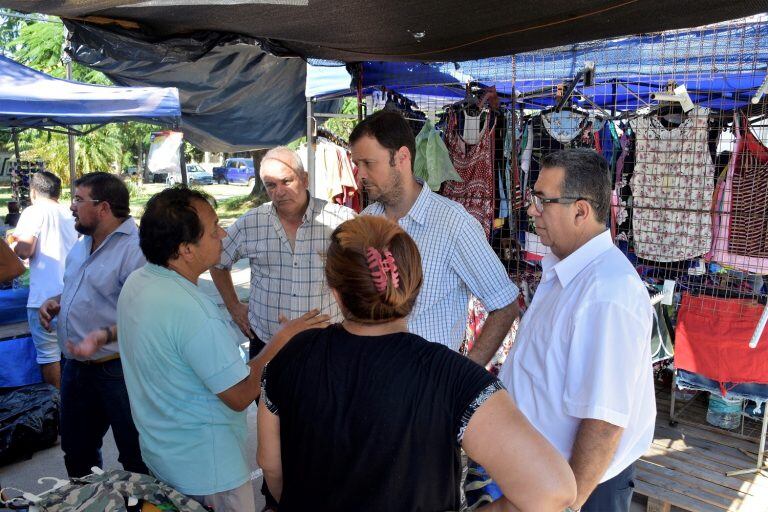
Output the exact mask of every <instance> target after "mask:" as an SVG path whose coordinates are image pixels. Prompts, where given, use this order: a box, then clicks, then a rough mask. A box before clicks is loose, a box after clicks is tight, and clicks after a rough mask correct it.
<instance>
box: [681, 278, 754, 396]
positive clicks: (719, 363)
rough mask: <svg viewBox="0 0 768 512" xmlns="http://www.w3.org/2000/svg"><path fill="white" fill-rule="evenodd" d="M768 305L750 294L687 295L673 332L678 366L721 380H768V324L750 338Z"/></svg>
mask: <svg viewBox="0 0 768 512" xmlns="http://www.w3.org/2000/svg"><path fill="white" fill-rule="evenodd" d="M764 307H765V306H763V305H762V304H758V303H756V302H754V301H751V300H747V299H720V298H717V297H708V296H703V295H699V296H692V295H689V294H687V293H684V294H683V299H682V302H681V304H680V311H679V312H678V315H677V329H676V331H675V367H676V368H679V369H682V370H687V371H689V372H694V373H698V374H701V375H703V376H705V377H707V378H710V379H713V380H716V381H719V382H733V383H742V382H753V383H757V384H768V327H766V329H764V330H763V334H762V336H761V337H760V341H759V343H758V344H757V347H755V348H749V340H750V339H752V334H753V333H754V332H755V327H756V326H757V322H758V320H759V319H760V315H761V314H762V312H763V309H764Z"/></svg>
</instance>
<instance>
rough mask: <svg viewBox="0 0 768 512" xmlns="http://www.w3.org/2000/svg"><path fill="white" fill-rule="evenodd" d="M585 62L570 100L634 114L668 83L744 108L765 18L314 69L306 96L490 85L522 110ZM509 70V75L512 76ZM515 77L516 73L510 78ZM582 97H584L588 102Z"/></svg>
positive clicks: (756, 83) (764, 46)
mask: <svg viewBox="0 0 768 512" xmlns="http://www.w3.org/2000/svg"><path fill="white" fill-rule="evenodd" d="M586 62H594V63H595V65H596V71H595V83H594V85H592V86H590V87H580V88H579V89H578V92H579V94H578V95H577V97H576V101H580V102H583V103H585V105H584V106H585V107H589V106H590V105H589V102H591V103H593V106H595V105H596V106H598V107H601V108H605V109H611V108H616V109H618V110H637V109H639V108H641V107H643V106H645V105H647V104H649V103H650V102H651V99H650V95H651V93H653V92H657V91H659V90H662V89H663V88H664V87H665V86H666V85H667V83H668V81H670V80H672V81H674V82H676V84H677V85H683V84H685V85H686V87H687V89H688V92H689V94H690V95H691V98H692V100H693V101H694V102H695V103H697V104H699V105H701V106H705V107H712V108H715V109H722V110H730V109H734V108H739V107H743V106H746V105H747V104H748V103H749V100H750V98H751V97H752V96H753V95H754V93H755V92H756V91H757V89H758V88H759V87H760V85H761V84H762V83H763V82H764V81H765V79H766V71H767V70H768V20H766V19H765V17H761V18H758V19H757V20H755V21H744V22H743V23H737V24H727V25H724V26H715V27H704V28H699V29H691V30H680V31H672V32H664V33H656V34H650V35H639V36H632V37H624V38H619V39H612V40H603V41H593V42H587V43H579V44H574V45H568V46H561V47H557V48H551V49H546V50H538V51H532V52H526V53H520V54H517V55H515V56H514V57H513V56H505V57H495V58H490V59H481V60H472V61H463V62H458V63H453V62H448V63H401V62H364V63H362V64H360V65H358V66H357V67H354V66H353V67H350V68H349V69H350V71H351V72H352V73H351V74H350V73H346V70H345V68H343V67H337V68H333V67H318V66H313V69H311V72H308V74H307V88H306V95H307V97H312V98H318V99H324V98H329V97H337V96H344V95H350V94H354V92H355V91H354V88H353V87H351V85H350V84H351V83H354V82H355V80H356V79H357V78H358V77H359V78H360V79H361V80H362V86H363V89H364V91H365V92H366V93H370V92H371V91H374V90H376V89H378V88H380V87H382V86H384V87H386V88H388V89H391V90H394V91H396V92H399V93H400V94H403V95H406V96H408V95H414V94H419V95H427V96H444V97H463V96H464V87H465V85H466V84H467V82H470V81H473V82H477V83H479V84H480V85H483V86H495V87H496V90H497V91H498V92H499V93H500V94H501V95H502V98H503V96H504V95H506V96H509V95H510V94H511V92H512V85H513V79H514V86H515V90H516V93H517V95H518V103H522V104H523V106H525V107H526V108H546V107H549V106H552V105H554V103H555V100H554V89H555V88H556V87H557V85H558V84H561V83H563V82H564V81H567V80H570V79H571V78H573V77H574V76H575V75H576V73H577V72H578V71H579V70H580V69H582V68H583V67H584V64H585V63H586ZM513 69H514V73H513ZM513 75H514V76H513ZM584 97H586V98H588V99H589V101H587V100H586V99H585V98H584Z"/></svg>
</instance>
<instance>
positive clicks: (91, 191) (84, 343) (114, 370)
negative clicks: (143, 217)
mask: <svg viewBox="0 0 768 512" xmlns="http://www.w3.org/2000/svg"><path fill="white" fill-rule="evenodd" d="M70 209H71V210H72V215H73V216H74V218H75V229H76V230H77V231H78V232H80V233H81V234H83V235H84V236H83V237H81V238H80V240H79V241H78V242H77V243H76V244H75V245H74V247H73V248H72V250H71V251H70V253H69V255H68V256H67V260H66V264H65V268H64V289H63V291H62V293H61V295H59V296H57V297H53V298H50V299H48V300H47V301H45V302H44V303H43V305H42V306H41V307H40V311H39V314H40V323H41V325H42V326H43V327H44V328H45V329H51V321H52V319H53V318H54V317H55V316H57V315H58V326H57V337H58V342H59V347H60V348H61V351H62V352H63V354H64V362H63V365H62V366H63V367H62V375H61V426H60V432H61V448H62V450H63V451H64V464H65V466H66V468H67V474H68V475H69V476H70V477H81V476H84V475H87V474H89V473H91V467H93V466H99V467H101V466H102V458H101V445H102V440H103V438H104V435H105V434H106V433H107V430H108V429H109V428H110V427H112V432H113V434H114V436H115V443H116V444H117V449H118V450H119V452H120V455H119V457H118V460H119V461H120V463H121V464H122V465H123V468H124V469H125V470H127V471H133V472H137V473H147V467H146V466H145V465H144V462H143V461H142V458H141V451H140V449H139V435H138V432H137V431H136V427H135V425H134V423H133V418H132V417H131V409H130V404H129V402H128V392H127V390H126V387H125V380H124V379H123V368H122V364H121V362H120V350H119V347H118V344H117V328H116V324H117V298H118V296H119V295H120V290H121V289H122V287H123V283H125V280H126V279H127V278H128V276H129V275H130V274H131V272H133V271H134V270H136V269H138V268H140V267H142V266H144V264H145V263H146V260H145V258H144V255H143V254H142V252H141V249H140V247H139V233H138V229H137V227H136V223H135V222H134V220H133V218H131V216H130V209H129V196H128V189H127V188H126V186H125V184H124V183H123V182H122V181H121V180H120V178H118V177H117V176H114V175H112V174H109V173H106V172H94V173H90V174H86V175H85V176H83V177H82V178H80V179H78V180H77V181H76V182H75V196H74V198H73V200H72V206H71V207H70ZM92 346H98V347H100V348H99V349H98V350H96V351H91V350H84V349H87V348H88V347H92ZM90 352H93V354H92V355H89V356H83V355H82V354H84V353H90Z"/></svg>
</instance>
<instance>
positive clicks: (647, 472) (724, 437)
mask: <svg viewBox="0 0 768 512" xmlns="http://www.w3.org/2000/svg"><path fill="white" fill-rule="evenodd" d="M656 405H657V408H658V414H657V417H656V432H655V435H654V440H653V444H652V445H651V448H650V449H649V450H648V452H646V454H645V455H644V456H643V457H642V458H641V459H640V461H638V463H637V478H636V487H635V491H636V492H637V493H638V494H642V495H644V496H647V497H648V505H647V510H648V511H649V512H650V511H654V512H656V511H658V512H661V511H664V512H668V511H670V510H671V508H672V507H675V508H678V509H682V510H691V511H696V512H698V511H703V512H709V511H712V512H722V511H742V512H768V472H766V471H763V472H762V473H760V474H747V475H739V476H731V477H729V476H726V473H727V472H729V471H733V470H736V469H744V468H749V467H754V465H755V457H756V455H757V442H755V441H751V440H748V439H745V438H744V437H743V436H738V435H734V434H733V433H731V432H728V431H724V430H721V429H717V428H714V427H711V426H709V425H707V424H706V423H705V422H704V421H703V419H704V417H705V415H706V402H705V401H704V400H701V403H693V404H692V405H691V406H690V407H689V408H688V409H687V410H686V414H685V419H686V421H685V422H684V423H683V422H681V423H679V424H677V425H676V426H674V427H671V426H670V425H669V390H663V389H657V394H656Z"/></svg>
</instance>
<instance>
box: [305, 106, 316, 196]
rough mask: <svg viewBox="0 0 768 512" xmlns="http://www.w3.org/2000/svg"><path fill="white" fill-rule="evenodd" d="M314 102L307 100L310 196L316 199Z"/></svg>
mask: <svg viewBox="0 0 768 512" xmlns="http://www.w3.org/2000/svg"><path fill="white" fill-rule="evenodd" d="M314 104H315V102H314V100H313V99H312V98H307V169H306V171H307V174H309V195H311V196H312V197H315V125H314V121H315V118H314V117H313V112H314Z"/></svg>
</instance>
